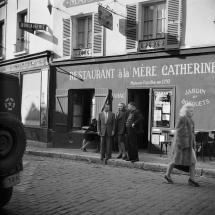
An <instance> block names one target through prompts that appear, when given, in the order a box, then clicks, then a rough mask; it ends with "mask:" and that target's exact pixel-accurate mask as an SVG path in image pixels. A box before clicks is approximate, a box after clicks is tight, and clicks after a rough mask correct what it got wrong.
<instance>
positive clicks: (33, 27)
mask: <svg viewBox="0 0 215 215" xmlns="http://www.w3.org/2000/svg"><path fill="white" fill-rule="evenodd" d="M19 28H21V29H24V30H30V31H36V30H43V31H46V28H47V25H44V24H37V23H30V22H20V23H19Z"/></svg>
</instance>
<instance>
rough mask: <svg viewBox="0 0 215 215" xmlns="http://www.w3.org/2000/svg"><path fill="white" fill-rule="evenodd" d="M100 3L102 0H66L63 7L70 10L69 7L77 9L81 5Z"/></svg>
mask: <svg viewBox="0 0 215 215" xmlns="http://www.w3.org/2000/svg"><path fill="white" fill-rule="evenodd" d="M98 1H102V0H65V1H64V2H63V6H64V7H66V8H69V7H75V6H79V5H84V4H89V3H94V2H98Z"/></svg>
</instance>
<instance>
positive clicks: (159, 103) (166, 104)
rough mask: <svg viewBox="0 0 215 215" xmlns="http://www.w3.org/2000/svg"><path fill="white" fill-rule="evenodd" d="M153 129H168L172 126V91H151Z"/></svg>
mask: <svg viewBox="0 0 215 215" xmlns="http://www.w3.org/2000/svg"><path fill="white" fill-rule="evenodd" d="M153 96H154V97H153V100H154V107H153V115H152V120H153V125H152V126H153V127H166V128H170V127H171V125H172V105H173V90H168V89H156V90H154V91H153Z"/></svg>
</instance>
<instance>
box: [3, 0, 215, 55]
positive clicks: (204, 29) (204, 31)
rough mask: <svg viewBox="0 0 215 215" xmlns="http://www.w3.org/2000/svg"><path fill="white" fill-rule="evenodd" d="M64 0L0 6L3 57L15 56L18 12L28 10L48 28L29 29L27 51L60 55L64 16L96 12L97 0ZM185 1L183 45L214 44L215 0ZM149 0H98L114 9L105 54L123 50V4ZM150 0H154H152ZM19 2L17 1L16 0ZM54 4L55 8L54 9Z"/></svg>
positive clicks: (12, 2) (23, 0)
mask: <svg viewBox="0 0 215 215" xmlns="http://www.w3.org/2000/svg"><path fill="white" fill-rule="evenodd" d="M64 1H65V0H50V2H51V3H52V5H53V6H54V7H55V8H53V9H52V14H50V13H49V11H48V8H47V3H48V1H47V0H17V1H15V0H8V4H7V5H6V7H7V15H6V14H5V7H2V8H0V20H1V19H3V17H4V16H6V20H7V25H6V26H7V29H6V59H11V58H14V57H15V56H14V44H15V43H16V29H17V22H16V19H17V12H20V11H23V10H25V9H27V10H28V22H32V23H40V24H47V25H48V26H49V31H48V32H42V31H41V32H38V33H37V34H31V33H28V39H29V52H28V53H29V54H33V53H37V52H41V51H44V50H51V51H54V52H55V53H56V55H55V57H56V58H59V59H60V58H61V57H62V39H63V38H62V36H63V33H62V30H63V28H62V27H63V25H62V24H63V22H62V20H63V18H68V17H70V16H76V15H79V14H85V13H97V12H98V2H95V3H89V4H85V5H79V6H75V7H70V8H66V7H65V6H63V2H64ZM183 1H186V14H185V17H186V22H185V23H184V25H185V35H184V39H183V41H184V42H183V46H182V48H191V47H204V46H214V45H215V22H214V21H215V13H214V11H215V1H214V0H204V1H203V0H183ZM138 2H150V1H148V0H143V1H140V0H118V1H117V2H114V1H110V0H104V1H100V3H101V4H102V5H104V6H107V5H108V6H109V9H112V10H113V11H114V12H116V13H117V14H118V15H117V14H114V13H113V19H114V26H113V31H111V30H109V29H105V40H104V48H105V55H106V56H110V55H121V54H126V37H125V33H123V31H125V23H123V22H125V17H126V5H127V4H133V3H138ZM151 2H155V0H152V1H151ZM17 3H18V4H17ZM56 8H57V9H56Z"/></svg>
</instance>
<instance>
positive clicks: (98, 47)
mask: <svg viewBox="0 0 215 215" xmlns="http://www.w3.org/2000/svg"><path fill="white" fill-rule="evenodd" d="M93 55H94V56H103V27H102V26H101V25H99V21H98V13H96V14H94V16H93Z"/></svg>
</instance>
